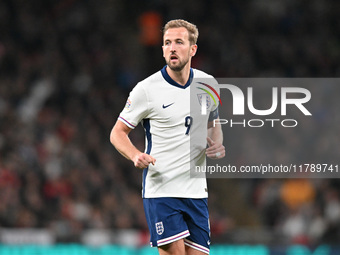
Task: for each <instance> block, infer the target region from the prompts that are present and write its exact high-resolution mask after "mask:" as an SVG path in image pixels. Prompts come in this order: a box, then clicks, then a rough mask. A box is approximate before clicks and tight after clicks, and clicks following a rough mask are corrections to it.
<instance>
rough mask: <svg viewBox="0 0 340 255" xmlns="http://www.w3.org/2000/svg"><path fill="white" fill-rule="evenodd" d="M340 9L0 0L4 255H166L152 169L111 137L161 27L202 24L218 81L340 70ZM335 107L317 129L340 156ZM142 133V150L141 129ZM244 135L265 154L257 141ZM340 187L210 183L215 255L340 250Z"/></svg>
mask: <svg viewBox="0 0 340 255" xmlns="http://www.w3.org/2000/svg"><path fill="white" fill-rule="evenodd" d="M339 9H340V2H338V1H333V0H325V1H320V0H309V1H292V0H287V1H280V0H271V1H264V0H247V1H237V0H232V1H207V0H206V1H205V0H197V1H194V0H189V1H180V0H173V1H163V0H150V1H137V0H134V1H133V0H127V1H123V0H102V1H97V0H58V1H57V0H31V1H24V0H1V1H0V254H1V255H8V254H16V255H19V254H29V255H31V254H70V255H73V254H77V255H78V254H103V255H104V254H105V255H106V254H110V255H111V254H126V255H128V254H135V255H137V254H144V255H146V254H157V250H156V249H150V248H148V247H147V245H148V241H149V240H148V230H147V225H146V222H145V219H144V212H143V205H142V199H141V196H140V190H141V173H140V172H139V171H137V170H136V169H134V167H133V165H132V163H130V162H128V161H127V160H125V159H123V158H122V157H121V156H120V155H118V153H117V152H116V151H115V150H114V148H113V147H112V145H111V144H110V142H109V133H110V131H111V128H112V126H113V124H114V123H115V121H116V118H117V116H118V114H119V112H120V111H121V110H122V107H123V106H124V104H125V100H126V98H127V95H128V92H129V91H130V90H131V88H132V87H133V86H134V85H135V84H136V82H138V81H139V80H141V79H143V78H145V77H147V76H148V75H150V74H152V73H154V72H156V71H157V70H159V69H160V68H161V67H162V66H163V65H164V60H163V58H162V52H161V47H160V46H161V43H162V35H161V33H160V31H161V29H162V25H163V24H164V23H165V22H166V21H168V20H170V19H173V18H183V19H186V20H189V21H191V22H193V23H195V24H196V25H197V26H198V28H199V32H200V36H199V40H198V46H199V50H198V54H197V55H196V56H195V57H194V58H193V67H195V68H198V69H202V70H204V71H206V72H208V73H210V74H212V75H214V76H215V77H337V76H339V75H340V68H339V60H340V39H339V35H340V19H339V18H337V17H338V13H339ZM320 93H324V95H325V96H326V97H327V98H329V100H332V101H333V102H337V97H338V96H339V95H338V94H336V93H332V91H323V89H321V88H320ZM315 103H316V105H315V106H314V107H315V108H317V107H318V105H317V103H318V101H317V100H316V101H315ZM338 104H339V103H338ZM337 109H340V105H337ZM334 114H335V115H331V116H329V115H327V113H324V112H320V113H319V115H318V117H319V118H320V120H321V121H322V120H323V119H325V118H333V119H335V120H336V123H337V124H338V125H336V126H334V125H333V126H322V124H321V125H320V126H319V127H317V128H316V129H314V131H315V132H318V131H320V130H321V131H323V132H322V133H323V134H327V133H328V134H329V135H328V136H327V135H326V136H323V137H322V138H320V139H318V148H319V149H320V150H323V151H326V152H327V151H330V153H332V152H333V153H334V148H338V147H337V145H338V144H339V142H340V141H339V136H338V135H336V134H337V130H339V126H340V125H339V124H340V118H339V114H338V113H336V112H335V113H334ZM311 128H313V127H311ZM314 128H315V127H314ZM328 130H329V131H330V132H327V131H328ZM307 134H308V133H307ZM314 134H315V133H314ZM269 135H270V134H269ZM288 135H289V134H288ZM314 138H315V137H307V138H306V139H309V140H312V139H314ZM132 139H133V140H134V141H135V143H136V144H137V145H138V146H139V147H140V148H141V149H142V148H143V146H144V136H143V130H142V129H141V128H140V127H139V128H138V129H137V131H136V132H133V133H132ZM228 139H232V138H231V137H228ZM228 139H226V143H228V142H229V143H228V144H226V146H227V148H228V147H232V144H233V141H232V140H228ZM297 140H298V139H297ZM241 141H242V144H241V145H242V146H243V148H246V150H247V151H248V152H249V153H251V155H252V157H254V158H256V157H257V156H258V154H257V153H263V151H261V150H255V149H254V148H257V146H258V144H257V143H259V142H260V141H259V140H256V139H252V138H251V137H249V136H248V137H245V138H244V139H241ZM310 145H311V146H312V145H313V143H312V142H311V143H310ZM303 146H304V144H301V143H299V142H298V141H295V140H294V141H291V143H287V147H284V148H283V149H282V150H283V152H286V153H287V152H289V150H290V148H294V151H299V150H300V151H301V150H304V148H303ZM277 157H280V155H277ZM307 159H308V157H307V158H306V160H307ZM239 160H242V158H241V159H239ZM309 160H313V158H309ZM339 184H340V183H339V180H338V179H333V180H330V179H306V180H305V179H304V180H301V179H257V180H254V179H253V180H249V179H236V180H235V179H234V180H228V179H211V180H209V188H210V200H209V206H210V213H211V231H212V243H213V246H212V251H211V254H239V255H245V254H265V255H267V254H275V255H285V254H289V255H293V254H299V255H300V254H301V255H309V254H314V255H326V254H327V255H328V254H340V247H339V246H338V245H339V244H340V199H339V198H340V197H339V191H340V186H339Z"/></svg>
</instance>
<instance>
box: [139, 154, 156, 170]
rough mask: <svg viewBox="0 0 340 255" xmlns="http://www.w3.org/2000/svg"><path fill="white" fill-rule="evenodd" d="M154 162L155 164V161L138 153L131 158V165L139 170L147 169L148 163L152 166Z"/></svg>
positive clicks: (147, 155) (149, 156)
mask: <svg viewBox="0 0 340 255" xmlns="http://www.w3.org/2000/svg"><path fill="white" fill-rule="evenodd" d="M155 162H156V159H155V158H154V157H152V156H151V155H149V154H146V153H139V154H137V155H136V156H135V157H134V158H133V163H134V165H135V167H137V168H139V169H144V168H147V167H148V166H149V164H150V163H151V164H152V165H154V164H155Z"/></svg>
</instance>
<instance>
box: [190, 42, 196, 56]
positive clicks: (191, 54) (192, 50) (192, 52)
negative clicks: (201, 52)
mask: <svg viewBox="0 0 340 255" xmlns="http://www.w3.org/2000/svg"><path fill="white" fill-rule="evenodd" d="M196 52H197V44H194V45H191V53H190V56H192V57H193V56H195V55H196Z"/></svg>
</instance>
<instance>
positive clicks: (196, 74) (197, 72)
mask: <svg viewBox="0 0 340 255" xmlns="http://www.w3.org/2000/svg"><path fill="white" fill-rule="evenodd" d="M192 70H193V71H194V78H210V79H214V76H212V75H211V74H208V73H206V72H203V71H202V70H198V69H195V68H193V69H192Z"/></svg>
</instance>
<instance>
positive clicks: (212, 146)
mask: <svg viewBox="0 0 340 255" xmlns="http://www.w3.org/2000/svg"><path fill="white" fill-rule="evenodd" d="M207 142H208V146H209V147H208V148H207V149H206V155H207V157H209V158H212V159H218V158H223V157H224V156H225V148H224V146H223V133H222V128H221V125H216V126H213V125H212V122H209V124H208V137H207Z"/></svg>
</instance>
